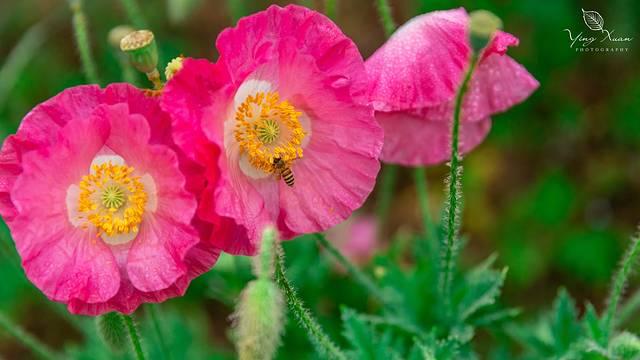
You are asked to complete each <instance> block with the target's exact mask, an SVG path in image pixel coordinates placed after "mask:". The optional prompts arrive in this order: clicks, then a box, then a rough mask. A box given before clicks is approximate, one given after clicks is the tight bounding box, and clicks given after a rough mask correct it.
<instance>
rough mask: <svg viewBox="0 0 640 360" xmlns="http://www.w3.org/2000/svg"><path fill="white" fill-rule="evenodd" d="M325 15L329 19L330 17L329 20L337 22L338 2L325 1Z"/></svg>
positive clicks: (333, 0) (334, 0) (332, 0)
mask: <svg viewBox="0 0 640 360" xmlns="http://www.w3.org/2000/svg"><path fill="white" fill-rule="evenodd" d="M324 13H325V14H326V15H327V17H329V19H331V20H333V21H336V14H337V4H336V0H324Z"/></svg>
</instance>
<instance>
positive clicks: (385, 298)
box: [314, 234, 393, 306]
mask: <svg viewBox="0 0 640 360" xmlns="http://www.w3.org/2000/svg"><path fill="white" fill-rule="evenodd" d="M314 237H315V239H316V241H317V242H318V243H319V244H320V245H322V247H324V248H325V249H326V250H327V251H328V252H329V253H330V254H331V255H332V256H333V257H334V258H335V259H336V260H337V261H338V263H339V264H340V265H342V266H343V267H344V268H345V269H347V271H348V272H349V274H351V276H353V277H354V278H355V279H356V281H357V282H358V283H359V284H360V286H362V287H363V288H364V289H365V290H367V291H368V292H369V293H370V294H371V295H373V296H374V297H376V298H377V299H378V300H379V301H380V302H381V303H382V304H384V305H385V306H391V305H392V303H393V301H392V299H390V296H389V295H388V294H386V293H385V291H384V290H382V289H381V288H380V287H378V285H376V283H375V282H374V281H373V280H371V278H370V277H369V276H367V274H365V273H364V272H363V271H362V270H360V269H359V268H358V267H357V266H355V265H354V264H353V263H351V261H349V259H347V258H346V257H345V256H344V255H342V253H341V252H340V250H338V249H337V248H336V247H335V246H333V245H332V244H331V243H330V242H329V241H328V240H327V238H326V237H325V236H324V235H323V234H314Z"/></svg>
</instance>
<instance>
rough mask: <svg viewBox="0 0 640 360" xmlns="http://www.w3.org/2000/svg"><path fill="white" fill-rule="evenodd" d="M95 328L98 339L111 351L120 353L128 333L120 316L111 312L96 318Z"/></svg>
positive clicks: (126, 340)
mask: <svg viewBox="0 0 640 360" xmlns="http://www.w3.org/2000/svg"><path fill="white" fill-rule="evenodd" d="M96 327H97V328H98V334H99V335H100V338H101V339H102V341H104V343H105V344H106V345H107V346H109V348H111V350H113V351H120V350H121V349H123V348H125V346H126V344H127V342H128V335H127V334H128V333H127V329H126V328H125V324H124V321H123V320H122V316H121V315H120V314H118V313H116V312H111V313H107V314H104V315H101V316H99V317H97V318H96Z"/></svg>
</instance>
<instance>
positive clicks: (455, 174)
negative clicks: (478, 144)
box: [440, 53, 477, 308]
mask: <svg viewBox="0 0 640 360" xmlns="http://www.w3.org/2000/svg"><path fill="white" fill-rule="evenodd" d="M476 62H477V55H476V54H475V53H474V54H473V55H472V56H471V63H470V65H469V69H468V70H467V72H466V74H465V76H464V80H463V81H462V84H461V85H460V88H459V89H458V93H457V94H456V101H455V108H454V113H453V125H452V126H451V162H450V163H449V167H450V171H449V178H448V184H447V206H446V214H445V227H446V228H445V230H446V232H445V233H446V236H445V238H444V241H445V243H444V244H443V246H442V247H441V248H442V249H443V251H442V259H441V265H442V269H441V271H440V290H441V292H442V297H443V300H444V302H445V304H446V307H447V308H448V306H449V303H450V300H451V282H452V279H453V272H454V263H455V259H456V257H457V253H458V250H459V248H460V244H459V238H458V230H459V227H460V208H461V205H462V204H461V202H462V189H461V185H460V179H461V177H462V165H461V164H460V152H459V137H460V115H461V110H462V100H463V99H464V95H465V93H466V92H467V88H468V85H469V81H470V79H471V75H472V74H473V71H474V69H475V67H476Z"/></svg>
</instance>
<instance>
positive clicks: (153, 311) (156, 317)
mask: <svg viewBox="0 0 640 360" xmlns="http://www.w3.org/2000/svg"><path fill="white" fill-rule="evenodd" d="M159 308H160V305H159V304H149V305H148V306H147V309H149V317H150V318H151V323H152V324H153V330H154V331H155V332H156V336H157V337H158V343H159V344H160V350H162V355H163V357H164V358H165V359H171V352H170V351H171V350H170V349H169V347H168V346H167V342H166V340H165V337H164V333H163V331H162V324H161V322H160V314H159V313H158V312H159V311H158V309H159Z"/></svg>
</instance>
